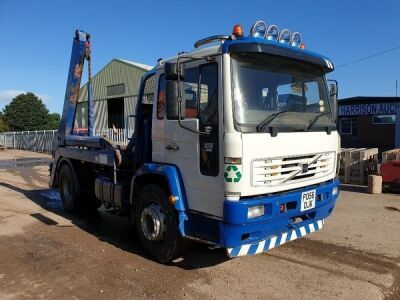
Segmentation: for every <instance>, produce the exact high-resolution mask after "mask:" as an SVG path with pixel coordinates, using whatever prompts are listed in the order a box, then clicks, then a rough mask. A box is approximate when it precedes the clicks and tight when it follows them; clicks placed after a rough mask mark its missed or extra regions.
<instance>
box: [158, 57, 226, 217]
mask: <svg viewBox="0 0 400 300" xmlns="http://www.w3.org/2000/svg"><path fill="white" fill-rule="evenodd" d="M184 68H185V79H184V101H185V105H184V107H185V111H184V119H183V120H182V123H184V124H185V125H187V126H190V127H191V128H194V129H196V130H199V131H201V132H205V131H207V132H208V134H207V135H205V134H196V133H193V132H191V131H189V130H187V129H184V128H182V127H181V126H180V125H179V123H178V121H177V120H169V119H168V118H167V119H166V126H165V138H166V141H165V142H166V144H165V149H166V162H167V163H170V164H173V165H176V166H177V167H178V168H179V170H180V172H181V175H182V178H183V183H184V185H185V191H186V196H187V200H188V205H189V209H190V210H195V211H198V212H203V213H207V214H210V215H214V216H219V217H222V216H223V207H222V205H223V199H224V191H223V178H222V176H221V174H222V173H223V172H221V169H222V167H221V153H222V149H221V148H220V145H221V141H222V130H221V129H220V128H222V127H221V124H222V122H221V120H222V101H221V99H222V97H221V96H222V95H221V91H222V89H221V86H222V84H221V82H220V77H221V76H220V74H221V64H220V59H219V58H217V59H216V60H215V61H213V62H205V61H198V60H197V61H193V62H189V63H185V66H184Z"/></svg>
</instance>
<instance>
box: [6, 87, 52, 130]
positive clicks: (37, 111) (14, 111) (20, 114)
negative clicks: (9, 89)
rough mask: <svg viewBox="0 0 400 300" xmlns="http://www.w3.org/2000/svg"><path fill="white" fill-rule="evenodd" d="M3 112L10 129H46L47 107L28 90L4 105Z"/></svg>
mask: <svg viewBox="0 0 400 300" xmlns="http://www.w3.org/2000/svg"><path fill="white" fill-rule="evenodd" d="M3 114H4V119H5V121H6V122H7V123H8V126H9V129H10V130H11V131H24V130H42V129H48V126H49V123H50V121H49V119H50V117H49V116H50V115H49V111H48V109H47V108H46V106H45V105H44V104H43V102H42V100H41V99H39V98H38V97H37V96H36V95H35V94H33V93H30V92H28V93H26V94H20V95H18V96H16V97H15V98H14V99H13V100H12V101H11V102H10V104H8V105H6V107H5V108H4V110H3ZM51 118H53V117H51ZM53 120H54V119H53ZM52 124H54V123H52Z"/></svg>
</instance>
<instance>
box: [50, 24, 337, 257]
mask: <svg viewBox="0 0 400 300" xmlns="http://www.w3.org/2000/svg"><path fill="white" fill-rule="evenodd" d="M194 47H195V49H194V50H193V51H192V52H188V53H185V52H180V53H179V54H178V55H177V56H176V57H172V58H169V59H162V60H159V61H158V63H157V65H156V66H155V67H154V68H153V69H152V70H151V71H149V72H148V73H146V74H145V75H144V76H143V78H142V81H141V87H140V92H139V98H138V101H137V106H136V113H135V115H134V116H130V117H131V118H132V120H134V124H135V129H134V133H133V135H132V137H131V139H130V141H129V144H128V145H127V146H126V147H123V146H120V145H115V144H114V143H113V142H111V141H109V140H108V139H106V138H104V137H99V136H93V134H92V132H93V130H92V128H91V126H92V125H91V124H93V119H92V118H93V117H92V115H93V112H92V109H91V107H90V106H91V101H90V97H91V96H90V95H89V122H88V124H89V128H88V132H87V135H85V136H82V135H76V134H74V132H75V131H74V128H73V126H74V117H75V111H76V102H77V98H78V94H79V87H80V81H81V76H82V69H83V64H84V61H85V60H88V61H89V62H90V36H89V35H88V34H85V33H84V32H82V31H76V34H75V37H74V39H73V48H72V55H71V63H70V69H69V76H68V83H67V90H66V96H65V102H64V110H63V116H62V120H61V124H60V128H59V132H58V137H57V139H56V140H55V142H54V149H53V157H54V162H53V163H52V165H51V168H50V186H51V187H52V188H57V189H59V191H60V197H61V201H62V206H63V208H64V209H65V210H67V211H69V212H73V211H77V210H79V209H83V208H85V209H87V208H89V209H93V210H95V209H97V208H98V207H100V205H104V207H105V208H110V209H114V210H116V209H117V210H119V211H120V212H122V213H123V214H125V215H126V216H128V217H130V218H131V219H132V221H133V222H134V223H135V224H136V228H137V231H138V235H139V238H140V241H141V244H142V246H143V248H144V249H145V250H146V251H147V252H148V253H149V254H150V255H151V256H152V257H153V258H155V259H156V260H158V261H160V262H168V261H171V260H173V259H174V258H176V257H177V256H179V254H180V253H181V249H183V248H184V247H183V245H184V244H185V243H186V241H187V240H193V241H197V242H203V243H207V244H209V245H211V246H215V247H223V248H226V251H227V255H228V256H229V257H237V256H245V255H253V254H258V253H263V252H265V251H268V250H269V249H272V248H274V247H277V246H279V245H282V244H284V243H286V242H289V241H292V240H295V239H297V238H300V237H303V236H305V235H307V234H310V233H312V232H314V231H316V230H319V229H321V228H322V227H323V225H324V222H325V219H326V218H327V217H328V216H329V215H330V214H331V213H332V210H333V209H334V206H335V202H336V200H337V198H338V193H339V181H338V179H337V172H338V164H339V147H340V137H339V134H338V132H337V130H336V111H337V90H338V88H337V83H336V82H334V83H332V84H329V86H328V82H327V80H326V77H325V76H326V74H327V73H329V72H332V71H333V70H334V67H333V64H332V62H331V61H330V60H329V59H328V58H326V57H324V56H322V55H319V54H317V53H314V52H311V51H308V50H306V49H304V48H305V47H304V44H303V43H302V41H301V35H300V34H299V33H298V32H295V33H291V32H290V31H289V30H287V29H285V30H279V29H278V27H277V26H275V25H271V26H267V25H266V23H265V22H263V21H258V22H256V23H255V24H254V25H253V26H252V27H251V30H250V34H249V35H248V36H245V35H244V32H243V29H242V27H241V26H239V25H235V26H234V29H233V32H232V34H231V35H217V36H211V37H208V38H205V39H202V40H200V41H198V42H196V43H195V45H194ZM89 66H90V64H89ZM89 70H90V68H89ZM89 85H90V74H89ZM88 91H89V92H90V93H91V87H90V86H89V88H88Z"/></svg>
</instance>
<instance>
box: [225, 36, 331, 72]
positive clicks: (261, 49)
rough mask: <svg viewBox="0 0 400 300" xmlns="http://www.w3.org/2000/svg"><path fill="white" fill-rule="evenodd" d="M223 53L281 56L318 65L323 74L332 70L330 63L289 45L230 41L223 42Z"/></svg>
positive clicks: (319, 56)
mask: <svg viewBox="0 0 400 300" xmlns="http://www.w3.org/2000/svg"><path fill="white" fill-rule="evenodd" d="M223 52H225V53H227V52H229V53H234V52H236V53H238V52H240V53H245V52H253V53H266V54H271V55H277V56H283V57H288V58H293V59H296V60H300V61H304V62H308V63H311V64H314V65H318V66H320V67H322V69H323V70H324V72H325V73H329V72H332V71H333V70H334V67H333V64H332V62H331V61H330V60H329V59H327V58H325V57H323V56H321V55H319V54H317V53H313V52H311V51H307V50H304V49H299V48H295V47H293V46H289V45H283V44H278V43H276V42H269V43H264V42H263V43H254V42H252V43H249V42H244V41H232V42H228V41H227V42H225V43H224V45H223Z"/></svg>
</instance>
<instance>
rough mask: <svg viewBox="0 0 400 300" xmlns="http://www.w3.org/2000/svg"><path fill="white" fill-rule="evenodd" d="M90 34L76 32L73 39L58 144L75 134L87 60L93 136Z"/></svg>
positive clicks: (89, 112) (89, 133)
mask: <svg viewBox="0 0 400 300" xmlns="http://www.w3.org/2000/svg"><path fill="white" fill-rule="evenodd" d="M90 46H91V44H90V34H88V33H86V32H84V31H81V30H76V31H75V37H74V39H73V44H72V51H71V60H70V65H69V71H68V81H67V88H66V91H65V99H64V108H63V113H62V117H61V123H60V127H59V130H58V142H59V143H60V144H65V140H66V137H67V136H68V135H71V134H72V133H73V128H74V122H75V114H76V105H77V102H78V97H79V90H80V84H81V79H82V71H83V66H84V62H85V60H87V61H88V69H89V76H88V135H89V136H92V135H93V106H92V96H93V93H92V87H91V59H90V58H91V52H90Z"/></svg>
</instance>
